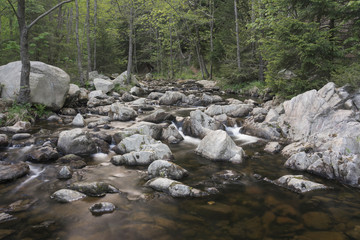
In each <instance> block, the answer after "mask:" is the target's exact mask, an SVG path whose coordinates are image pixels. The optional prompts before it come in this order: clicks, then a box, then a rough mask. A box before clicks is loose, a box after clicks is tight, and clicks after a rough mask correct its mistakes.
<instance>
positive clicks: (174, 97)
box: [159, 91, 188, 105]
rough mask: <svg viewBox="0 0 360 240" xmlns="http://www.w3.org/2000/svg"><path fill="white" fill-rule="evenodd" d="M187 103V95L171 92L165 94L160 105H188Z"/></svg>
mask: <svg viewBox="0 0 360 240" xmlns="http://www.w3.org/2000/svg"><path fill="white" fill-rule="evenodd" d="M187 101H188V98H187V97H186V96H185V94H183V93H180V92H171V91H167V92H165V94H164V95H163V96H162V97H161V98H160V99H159V103H160V104H161V105H176V104H179V103H186V102H187Z"/></svg>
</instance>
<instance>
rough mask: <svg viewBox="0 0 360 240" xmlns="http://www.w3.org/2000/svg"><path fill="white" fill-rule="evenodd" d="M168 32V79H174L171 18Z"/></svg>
mask: <svg viewBox="0 0 360 240" xmlns="http://www.w3.org/2000/svg"><path fill="white" fill-rule="evenodd" d="M169 31H170V79H173V78H174V59H173V49H172V48H173V38H172V28H171V18H170V19H169Z"/></svg>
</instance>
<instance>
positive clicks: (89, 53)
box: [86, 0, 91, 80]
mask: <svg viewBox="0 0 360 240" xmlns="http://www.w3.org/2000/svg"><path fill="white" fill-rule="evenodd" d="M86 40H87V69H86V80H89V72H91V41H90V0H86Z"/></svg>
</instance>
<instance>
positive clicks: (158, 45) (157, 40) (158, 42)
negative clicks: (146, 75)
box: [156, 29, 161, 72]
mask: <svg viewBox="0 0 360 240" xmlns="http://www.w3.org/2000/svg"><path fill="white" fill-rule="evenodd" d="M156 44H157V48H156V69H157V70H158V71H159V72H161V69H160V44H161V43H160V37H159V29H156Z"/></svg>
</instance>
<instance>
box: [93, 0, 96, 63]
mask: <svg viewBox="0 0 360 240" xmlns="http://www.w3.org/2000/svg"><path fill="white" fill-rule="evenodd" d="M96 28H97V0H94V47H93V48H94V54H93V57H94V65H93V68H94V70H96V38H97V37H96V34H97V29H96Z"/></svg>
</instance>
